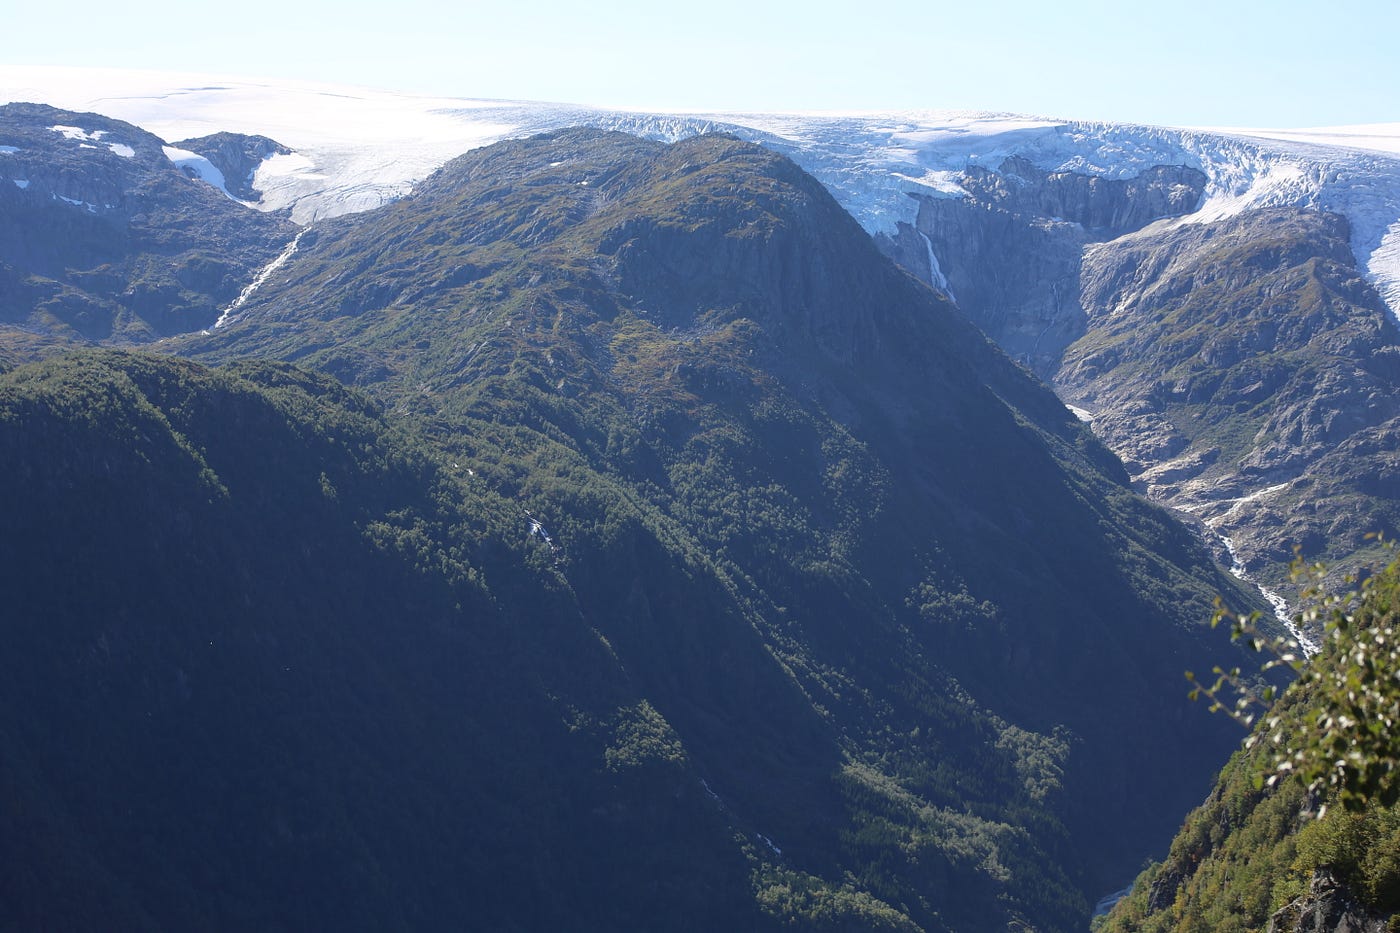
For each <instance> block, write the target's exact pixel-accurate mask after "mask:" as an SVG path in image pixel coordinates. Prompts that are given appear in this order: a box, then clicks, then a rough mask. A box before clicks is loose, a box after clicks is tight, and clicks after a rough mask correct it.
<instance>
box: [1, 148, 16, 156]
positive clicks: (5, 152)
mask: <svg viewBox="0 0 1400 933" xmlns="http://www.w3.org/2000/svg"><path fill="white" fill-rule="evenodd" d="M16 152H19V147H18V146H0V155H14V154H15V153H16Z"/></svg>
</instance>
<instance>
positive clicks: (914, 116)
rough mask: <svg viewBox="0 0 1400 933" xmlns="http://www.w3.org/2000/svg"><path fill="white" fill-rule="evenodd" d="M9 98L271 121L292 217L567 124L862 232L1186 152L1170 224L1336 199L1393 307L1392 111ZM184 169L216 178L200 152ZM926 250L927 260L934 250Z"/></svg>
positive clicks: (403, 186)
mask: <svg viewBox="0 0 1400 933" xmlns="http://www.w3.org/2000/svg"><path fill="white" fill-rule="evenodd" d="M19 100H27V101H36V102H39V103H47V104H51V105H53V106H57V107H62V108H64V109H69V110H78V111H96V112H99V113H102V114H105V115H107V116H111V117H116V118H118V119H121V120H125V121H127V122H130V123H134V124H136V125H138V126H141V127H142V128H144V129H146V130H149V131H150V132H152V133H155V134H156V135H157V136H160V137H162V138H163V139H166V140H179V139H184V138H188V137H194V136H203V135H207V134H210V133H214V132H218V131H221V130H227V131H231V132H238V133H248V134H260V135H265V136H270V137H272V138H273V139H276V140H278V141H279V142H281V143H283V144H284V145H286V146H289V147H290V148H291V149H293V150H294V152H293V154H292V155H280V156H273V157H271V158H269V159H268V160H266V161H265V162H264V163H263V164H262V165H261V166H260V167H259V168H258V169H257V170H256V172H255V174H254V180H253V187H254V188H256V189H257V190H259V191H261V192H262V199H261V201H260V202H258V203H257V205H256V206H257V207H258V208H259V209H262V210H284V209H285V210H289V211H290V212H291V217H292V219H293V220H295V221H296V222H298V223H300V224H303V225H306V224H310V223H313V222H315V221H317V220H319V219H322V218H328V217H334V216H337V215H339V214H344V213H350V212H354V211H362V210H367V209H370V208H374V207H377V206H379V205H381V204H384V203H387V202H389V201H392V200H395V199H397V198H400V197H403V196H405V195H407V194H408V193H410V192H411V191H412V190H413V186H414V185H415V184H416V183H417V182H419V181H421V180H422V179H423V178H425V177H427V176H428V175H429V174H431V173H432V171H433V170H435V169H436V168H437V167H438V166H440V165H442V164H443V163H444V162H446V161H447V160H449V159H451V158H453V157H454V156H457V155H460V154H461V153H462V152H465V151H467V150H469V149H473V148H477V147H480V146H484V145H488V144H490V143H493V142H497V141H500V140H502V139H507V138H514V137H521V136H528V135H533V134H536V133H541V132H547V131H550V130H555V129H561V128H564V127H567V126H577V125H590V126H597V127H602V128H605V129H614V130H620V131H623V132H628V133H634V134H636V135H640V136H644V137H648V138H652V139H658V140H663V141H674V140H676V139H679V138H682V137H685V136H691V135H695V134H698V133H706V132H728V133H732V134H734V135H736V136H738V137H740V138H743V139H746V140H748V141H750V142H755V143H759V144H761V145H763V146H766V147H768V148H770V149H773V150H776V151H778V152H781V153H783V154H784V155H787V156H789V157H791V158H792V159H793V160H794V161H796V162H797V163H798V164H799V165H801V166H802V167H803V168H804V169H806V170H807V171H808V172H810V173H812V174H813V175H815V176H816V177H817V178H818V179H819V180H821V182H822V183H823V184H825V185H826V186H827V188H828V189H829V190H830V191H831V192H832V194H833V195H835V197H836V198H837V200H838V201H840V202H841V204H842V205H843V206H844V207H845V208H846V209H847V210H848V211H849V212H850V213H851V214H852V215H853V216H854V217H855V218H856V219H857V220H858V221H859V222H860V223H861V225H862V226H864V227H865V229H866V230H868V231H869V232H871V233H881V232H884V233H889V232H892V231H894V230H895V229H896V226H897V225H898V224H899V223H900V222H912V221H913V219H914V216H915V213H916V211H917V203H916V202H915V201H914V200H912V199H911V198H910V197H909V196H910V195H921V196H928V197H959V196H961V194H962V192H961V189H959V188H958V185H957V179H958V177H959V175H960V173H961V172H962V171H964V170H965V169H967V168H968V167H970V166H975V165H983V166H986V167H988V168H995V167H997V166H998V165H1000V163H1001V162H1002V160H1004V159H1006V158H1008V157H1010V156H1019V157H1021V158H1024V159H1027V160H1028V161H1030V162H1031V163H1032V164H1034V165H1035V166H1036V167H1038V168H1041V169H1045V170H1049V171H1075V172H1082V173H1087V174H1092V175H1098V176H1103V177H1108V178H1126V177H1132V176H1135V175H1137V174H1139V173H1140V172H1141V171H1143V170H1144V169H1147V168H1150V167H1152V166H1154V165H1164V164H1165V165H1187V166H1190V167H1192V168H1196V169H1199V170H1201V171H1202V172H1204V173H1205V174H1206V176H1207V178H1208V183H1207V188H1206V192H1205V195H1204V198H1203V200H1202V203H1201V205H1200V208H1199V210H1197V211H1196V212H1195V213H1193V214H1189V215H1187V216H1185V217H1182V218H1179V219H1177V220H1174V221H1169V223H1201V222H1208V221H1211V220H1216V219H1220V218H1222V217H1227V216H1230V215H1232V214H1237V213H1240V212H1242V211H1246V210H1251V209H1254V208H1261V207H1279V206H1294V207H1308V208H1314V209H1320V210H1326V211H1332V212H1335V213H1338V214H1341V215H1343V216H1345V217H1346V218H1347V219H1348V221H1349V222H1350V224H1351V245H1352V249H1353V251H1354V253H1355V255H1356V257H1357V261H1358V264H1359V265H1360V267H1361V268H1362V269H1363V270H1364V272H1365V274H1366V275H1367V277H1368V278H1369V279H1370V281H1371V282H1372V284H1373V285H1374V286H1375V287H1376V289H1377V290H1378V291H1379V292H1380V294H1381V295H1382V297H1383V298H1384V299H1385V301H1386V303H1387V305H1388V306H1389V307H1390V309H1391V311H1392V312H1393V313H1395V314H1396V315H1397V317H1400V123H1395V124H1384V123H1381V124H1369V125H1365V126H1356V127H1323V128H1314V129H1281V130H1271V129H1259V128H1247V129H1229V128H1173V127H1158V126H1138V125H1129V124H1121V123H1105V122H1095V121H1081V120H1063V119H1050V118H1045V117H1036V116H1026V115H1019V114H1008V113H983V112H968V111H944V110H926V111H903V112H884V113H881V112H808V113H642V112H634V111H624V110H607V109H599V108H590V107H582V106H576V105H572V104H562V103H548V102H530V101H500V100H472V99H462V98H447V97H433V96H425V95H414V94H401V93H395V92H392V91H383V90H375V89H369V88H357V87H347V86H342V85H334V84H318V83H314V82H292V81H280V82H279V81H257V80H250V79H247V78H235V77H227V76H217V75H213V76H211V75H204V74H188V73H171V72H156V71H130V70H121V69H97V68H72V67H57V66H26V65H13V66H9V65H7V66H0V101H19ZM191 167H193V168H196V170H200V171H201V174H202V175H204V177H206V179H207V180H209V181H210V182H211V183H212V184H215V185H216V186H218V181H216V180H215V179H213V178H212V176H210V175H208V174H207V173H205V172H203V171H202V168H203V167H202V166H191ZM210 168H212V166H210ZM219 180H220V181H221V180H222V179H219ZM930 266H931V268H932V269H936V267H937V262H936V258H934V259H933V260H931V262H930ZM936 276H937V273H936V271H935V272H932V273H931V277H936ZM933 284H938V283H936V282H934V283H933Z"/></svg>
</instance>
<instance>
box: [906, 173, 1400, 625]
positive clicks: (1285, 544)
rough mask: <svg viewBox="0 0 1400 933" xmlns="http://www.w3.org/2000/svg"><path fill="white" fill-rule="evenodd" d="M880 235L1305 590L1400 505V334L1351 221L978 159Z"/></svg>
mask: <svg viewBox="0 0 1400 933" xmlns="http://www.w3.org/2000/svg"><path fill="white" fill-rule="evenodd" d="M958 184H959V187H960V188H961V189H962V190H963V191H965V192H966V196H964V197H960V198H946V197H945V198H933V197H921V198H919V199H918V200H919V212H918V215H917V218H916V221H915V222H914V223H913V224H901V225H900V227H899V230H898V232H897V234H895V235H893V236H884V237H881V238H879V239H880V242H881V245H882V247H883V248H884V249H885V251H886V252H887V253H889V254H890V255H892V256H893V257H895V258H896V259H897V260H899V261H900V262H901V263H902V264H903V265H905V266H906V268H910V269H911V270H913V271H915V273H916V274H919V275H921V277H925V278H927V279H929V280H930V281H931V282H932V283H933V284H934V285H935V287H938V288H941V289H942V290H943V291H945V292H946V293H948V294H950V295H952V296H953V297H954V298H955V299H956V301H957V303H958V305H959V307H961V308H962V309H963V311H964V312H965V313H967V314H968V315H969V316H970V317H972V318H973V319H974V320H975V321H977V322H978V324H980V325H981V326H982V328H983V329H984V330H986V331H987V332H988V334H990V335H991V336H992V337H993V338H994V339H996V340H997V341H998V342H999V343H1000V344H1001V345H1002V346H1003V347H1004V348H1005V349H1007V350H1008V351H1009V352H1010V353H1011V354H1012V355H1013V356H1015V357H1016V358H1018V359H1019V360H1021V362H1022V363H1024V364H1025V365H1027V366H1029V367H1030V368H1031V369H1033V370H1034V371H1035V372H1037V373H1038V374H1039V375H1041V376H1042V377H1043V378H1045V379H1047V380H1048V381H1050V382H1051V383H1052V384H1053V385H1054V386H1055V387H1056V389H1057V391H1058V392H1059V393H1060V395H1061V397H1062V398H1064V399H1065V401H1066V402H1067V403H1069V404H1071V405H1072V406H1073V407H1074V408H1076V409H1077V410H1078V411H1079V412H1080V413H1081V416H1082V417H1084V418H1086V419H1090V420H1092V422H1093V425H1094V429H1095V431H1096V433H1098V434H1099V436H1100V437H1102V438H1103V439H1104V440H1105V441H1106V442H1107V443H1108V444H1109V445H1110V446H1111V447H1112V448H1113V449H1114V451H1115V452H1116V453H1118V454H1119V456H1121V457H1122V458H1123V460H1124V463H1125V465H1126V466H1127V467H1128V470H1129V472H1130V473H1131V475H1132V477H1133V479H1134V481H1135V483H1136V484H1137V485H1138V486H1139V488H1141V489H1142V490H1143V491H1145V492H1146V493H1148V494H1149V495H1150V496H1151V497H1153V498H1154V499H1156V500H1157V501H1159V502H1162V503H1164V504H1167V505H1170V506H1172V507H1174V508H1176V509H1178V510H1180V511H1182V512H1183V513H1186V514H1189V515H1191V516H1193V517H1194V518H1195V519H1196V520H1198V522H1199V526H1200V528H1201V531H1202V533H1203V535H1204V536H1205V537H1206V538H1207V539H1208V540H1210V541H1211V542H1212V543H1213V545H1214V546H1215V547H1216V548H1217V551H1218V555H1219V556H1220V558H1221V560H1222V561H1223V562H1225V563H1226V564H1234V565H1235V566H1236V569H1237V570H1238V571H1239V572H1241V573H1244V574H1248V575H1249V576H1250V577H1251V578H1253V579H1256V580H1258V581H1259V582H1261V583H1263V584H1265V585H1267V586H1269V587H1271V588H1273V589H1281V590H1282V592H1283V595H1284V596H1285V597H1287V598H1289V599H1291V598H1292V597H1293V596H1295V595H1296V593H1294V592H1291V591H1290V589H1289V580H1288V572H1287V567H1288V563H1289V561H1290V560H1291V558H1292V556H1293V553H1294V548H1295V547H1298V548H1300V549H1301V552H1302V553H1303V555H1304V556H1305V557H1307V558H1309V559H1313V558H1322V559H1325V560H1327V561H1329V562H1331V563H1335V564H1337V565H1338V566H1339V567H1340V568H1342V569H1351V568H1353V567H1355V566H1357V565H1359V564H1362V563H1365V562H1366V561H1367V560H1368V559H1369V558H1370V557H1372V556H1373V554H1374V544H1373V543H1371V542H1370V541H1369V540H1368V539H1367V535H1368V533H1371V532H1383V533H1386V534H1388V535H1393V533H1394V529H1395V528H1396V527H1397V525H1398V524H1400V522H1398V520H1400V508H1397V499H1400V455H1397V452H1396V450H1395V445H1394V443H1393V440H1391V439H1393V438H1394V437H1395V436H1397V435H1396V431H1397V428H1400V422H1398V421H1397V420H1396V419H1397V417H1400V331H1397V328H1396V326H1395V321H1394V318H1393V317H1392V315H1391V314H1390V313H1389V312H1388V311H1387V309H1386V307H1385V304H1384V302H1383V301H1382V300H1381V299H1380V297H1379V296H1378V295H1377V293H1376V291H1375V290H1374V289H1373V288H1372V287H1371V286H1370V285H1369V284H1367V282H1366V280H1365V278H1364V277H1363V275H1362V274H1361V272H1360V271H1359V270H1358V269H1357V264H1356V259H1355V255H1354V251H1353V248H1352V246H1351V239H1352V231H1351V229H1350V227H1349V225H1348V223H1347V221H1346V220H1345V219H1344V218H1343V217H1341V216H1339V215H1336V214H1328V213H1323V212H1320V211H1316V210H1309V209H1305V208H1296V207H1294V208H1287V207H1280V208H1268V209H1259V210H1251V211H1245V212H1242V213H1239V214H1236V215H1233V216H1228V217H1224V218H1220V219H1213V220H1209V221H1207V220H1206V219H1204V218H1202V217H1199V216H1193V212H1194V209H1195V208H1196V206H1197V202H1198V201H1199V200H1200V199H1201V197H1202V193H1203V191H1204V190H1205V186H1206V176H1205V175H1204V174H1202V173H1201V172H1198V171H1196V170H1195V169H1192V168H1188V167H1181V166H1158V167H1155V168H1152V169H1148V170H1146V171H1144V172H1143V173H1142V174H1141V175H1139V176H1138V177H1136V178H1133V179H1106V178H1101V177H1093V176H1090V175H1086V174H1079V173H1075V172H1046V171H1042V170H1039V169H1036V168H1035V167H1034V166H1033V165H1031V164H1030V163H1029V162H1027V161H1026V160H1024V159H1021V158H1018V157H1011V158H1008V159H1006V160H1005V161H1004V162H1002V163H1001V165H1000V166H999V167H998V168H997V169H996V170H995V171H992V170H989V169H986V168H980V167H973V168H969V169H968V170H967V171H966V172H964V173H963V175H962V176H961V178H960V179H959V181H958Z"/></svg>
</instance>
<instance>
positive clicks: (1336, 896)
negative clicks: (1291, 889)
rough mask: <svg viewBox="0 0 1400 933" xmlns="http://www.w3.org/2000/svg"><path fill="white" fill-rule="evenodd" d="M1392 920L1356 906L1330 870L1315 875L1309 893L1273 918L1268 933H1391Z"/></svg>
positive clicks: (1354, 901)
mask: <svg viewBox="0 0 1400 933" xmlns="http://www.w3.org/2000/svg"><path fill="white" fill-rule="evenodd" d="M1390 929H1392V927H1391V926H1390V922H1389V918H1388V917H1382V916H1380V915H1379V914H1376V913H1374V912H1373V911H1370V910H1367V909H1366V908H1365V907H1363V906H1361V905H1360V904H1358V903H1357V902H1356V900H1355V899H1354V898H1353V897H1352V896H1351V895H1350V893H1349V892H1348V891H1347V889H1346V886H1345V885H1343V884H1342V883H1341V882H1340V881H1338V880H1337V878H1336V877H1335V876H1334V875H1333V874H1332V872H1331V871H1329V870H1328V869H1326V868H1319V869H1317V870H1316V871H1314V872H1313V877H1312V883H1311V884H1310V885H1309V889H1308V893H1307V894H1305V895H1303V896H1302V897H1300V898H1297V899H1295V900H1293V901H1291V902H1290V903H1288V904H1286V905H1284V906H1283V907H1281V908H1280V909H1279V910H1278V912H1277V913H1275V914H1274V915H1273V916H1272V917H1270V918H1269V926H1268V928H1267V930H1266V933H1387V931H1388V930H1390Z"/></svg>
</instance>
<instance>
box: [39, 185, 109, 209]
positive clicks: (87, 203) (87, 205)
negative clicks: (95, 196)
mask: <svg viewBox="0 0 1400 933" xmlns="http://www.w3.org/2000/svg"><path fill="white" fill-rule="evenodd" d="M24 187H26V188H27V187H29V183H28V182H25V184H24ZM52 197H53V198H56V199H57V200H59V201H64V202H66V203H68V204H71V205H73V206H74V207H84V208H87V211H88V213H90V214H96V213H97V205H96V204H93V203H92V202H91V201H80V200H78V199H77V198H65V197H64V196H63V195H61V194H55V195H52Z"/></svg>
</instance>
